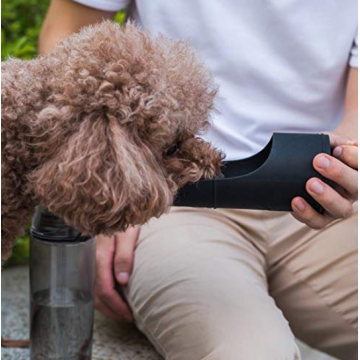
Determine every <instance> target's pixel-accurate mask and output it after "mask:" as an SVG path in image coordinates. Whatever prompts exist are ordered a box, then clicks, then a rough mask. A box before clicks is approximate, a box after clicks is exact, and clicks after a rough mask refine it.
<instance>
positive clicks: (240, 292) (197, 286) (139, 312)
mask: <svg viewBox="0 0 360 360" xmlns="http://www.w3.org/2000/svg"><path fill="white" fill-rule="evenodd" d="M248 226H249V224H248ZM246 236H247V232H246V231H244V230H243V229H242V228H241V227H239V226H238V224H235V222H234V221H233V220H232V219H231V218H230V217H229V216H228V215H227V213H226V211H221V210H216V211H215V210H196V209H174V210H173V211H172V212H170V213H169V214H166V215H164V216H162V217H161V218H160V219H153V220H151V221H150V223H149V224H148V225H146V226H144V227H143V228H142V230H141V234H140V239H139V241H138V244H137V248H136V255H135V264H134V271H133V274H132V276H131V279H130V284H129V287H128V289H127V296H128V299H129V302H130V305H131V307H132V309H133V311H134V316H135V319H136V322H137V326H138V327H139V328H140V330H141V331H142V332H144V334H145V335H146V336H147V337H148V338H149V339H150V341H151V342H152V343H153V344H154V345H155V347H156V348H157V349H158V351H159V352H160V353H161V354H162V355H163V356H164V357H165V358H166V359H167V360H239V359H241V360H265V359H266V360H282V359H284V360H285V359H286V360H294V359H299V353H298V349H297V347H296V344H295V341H294V337H293V335H292V333H291V331H290V329H289V326H288V323H287V321H286V320H285V318H284V317H283V315H282V313H281V311H280V310H279V309H278V308H277V307H276V305H275V303H274V301H273V299H272V298H271V297H270V296H269V295H268V290H267V282H266V277H265V270H264V268H265V261H264V258H263V255H261V254H260V252H259V251H258V250H257V249H256V248H255V247H254V246H253V245H251V243H250V242H249V241H247V240H246ZM253 236H254V235H253Z"/></svg>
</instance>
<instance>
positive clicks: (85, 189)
mask: <svg viewBox="0 0 360 360" xmlns="http://www.w3.org/2000/svg"><path fill="white" fill-rule="evenodd" d="M54 136H55V135H54ZM57 136H60V135H59V134H58V135H57ZM50 140H51V139H50ZM49 142H50V143H51V141H49ZM51 146H52V147H54V143H52V145H51ZM29 180H30V182H31V185H32V188H33V191H34V194H35V197H36V199H37V201H38V202H39V203H40V204H42V205H44V206H46V207H47V208H48V209H49V210H50V211H51V212H53V213H54V214H56V215H58V216H60V217H62V218H63V219H64V220H65V221H66V222H67V223H68V224H69V225H71V226H73V227H75V228H77V229H79V230H80V231H81V232H82V233H84V234H90V235H97V234H101V233H102V234H108V235H110V234H112V233H114V232H116V231H123V230H125V229H126V227H127V226H129V225H135V224H139V223H144V222H146V221H147V220H148V219H149V218H150V217H152V216H160V215H161V213H163V212H164V211H165V210H166V209H167V208H168V207H169V206H170V205H171V204H172V200H173V199H172V194H171V193H170V191H169V189H168V187H167V186H166V180H165V178H164V175H163V173H162V171H161V170H160V169H159V165H158V164H157V162H156V160H155V157H154V155H153V154H152V153H151V151H150V150H149V149H148V148H146V147H142V144H141V143H139V142H136V141H134V139H132V138H131V137H130V135H129V134H128V133H127V132H126V129H125V128H123V127H121V126H120V125H119V123H118V122H117V120H116V119H115V118H112V117H108V116H105V115H96V116H94V114H93V115H92V116H90V115H89V116H88V118H85V119H83V120H82V121H81V123H80V124H79V129H78V131H76V132H75V133H73V134H72V135H71V136H69V138H68V139H63V140H62V144H61V145H59V150H58V152H57V153H55V154H54V155H52V157H51V158H50V159H48V160H47V161H46V162H45V163H44V164H42V165H41V166H40V167H39V168H38V169H37V170H35V171H34V172H33V173H32V174H31V175H30V176H29Z"/></svg>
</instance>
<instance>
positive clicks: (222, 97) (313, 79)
mask: <svg viewBox="0 0 360 360" xmlns="http://www.w3.org/2000/svg"><path fill="white" fill-rule="evenodd" d="M75 1H77V2H79V3H81V4H83V5H87V6H90V7H94V8H98V9H102V10H107V11H117V10H119V9H122V8H125V7H128V12H129V14H130V17H131V18H133V19H136V21H137V22H138V23H139V24H141V25H142V26H143V27H144V28H145V29H148V30H150V32H151V33H152V34H154V35H156V34H157V33H158V32H161V33H164V34H166V35H168V36H170V37H172V38H177V39H187V40H189V41H190V42H191V43H192V45H193V46H195V48H196V49H197V50H198V53H199V54H200V56H201V57H202V59H203V60H204V62H205V63H206V65H207V67H208V68H210V70H211V71H212V73H213V76H214V78H215V82H216V83H218V84H219V85H220V92H219V96H218V98H217V109H218V110H219V112H220V113H219V114H218V115H216V116H215V117H214V119H213V126H212V127H211V129H210V130H209V131H208V133H207V134H205V135H204V138H206V139H207V140H210V141H211V142H212V143H213V144H214V145H215V146H217V147H219V148H221V149H222V150H223V151H224V152H225V153H226V155H227V160H235V159H240V158H244V157H248V156H250V155H253V154H254V153H256V152H258V151H259V150H260V149H262V148H263V147H264V146H265V144H266V143H267V142H268V141H269V139H270V137H271V134H272V133H273V132H274V131H283V132H284V131H287V132H320V131H331V130H333V129H334V128H336V127H337V125H338V124H339V122H340V120H341V118H342V114H343V104H344V94H345V79H346V74H347V69H348V64H350V66H353V67H357V65H358V60H357V58H358V56H357V52H358V51H357V27H358V19H357V13H358V11H357V6H358V5H357V0H346V1H329V0H316V1H314V0H312V1H300V0H250V1H249V0H226V1H225V0H224V1H220V0H217V1H216V0H191V1H186V0H171V1H170V0H136V1H134V0H133V1H131V0H75Z"/></svg>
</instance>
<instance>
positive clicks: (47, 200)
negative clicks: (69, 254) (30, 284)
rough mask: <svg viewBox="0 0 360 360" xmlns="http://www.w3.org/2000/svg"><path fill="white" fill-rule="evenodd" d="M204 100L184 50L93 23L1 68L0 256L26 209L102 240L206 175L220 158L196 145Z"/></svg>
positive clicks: (208, 95) (202, 75) (205, 76)
mask: <svg viewBox="0 0 360 360" xmlns="http://www.w3.org/2000/svg"><path fill="white" fill-rule="evenodd" d="M215 95H216V88H215V87H214V86H213V84H212V81H211V77H210V75H209V73H208V72H207V70H206V69H205V68H204V67H203V66H202V64H201V63H200V62H199V61H198V60H197V58H196V56H195V53H194V51H193V50H192V49H191V47H189V46H188V45H187V44H186V43H184V42H180V41H177V42H174V41H171V40H169V39H167V38H166V37H164V36H159V37H158V38H157V39H155V40H152V39H151V37H150V35H149V34H148V33H145V32H142V31H140V30H138V29H136V27H134V26H133V25H131V24H128V25H126V26H125V27H123V28H121V27H120V26H119V25H117V24H114V23H111V22H103V23H101V24H99V25H96V26H91V27H87V28H84V29H83V30H82V31H81V32H80V33H79V34H75V35H72V36H70V37H69V38H67V39H66V40H64V41H63V42H61V43H60V44H59V45H58V46H57V48H56V49H55V50H54V51H53V52H52V53H50V54H49V55H46V56H42V57H39V58H37V59H36V60H32V61H26V62H24V61H20V60H15V59H9V60H8V61H6V62H5V63H3V64H2V178H3V186H2V235H3V238H2V249H3V251H4V250H5V254H3V255H4V256H3V259H4V258H6V257H7V256H8V255H9V253H10V249H11V247H12V245H13V242H14V240H15V239H16V238H17V237H18V236H19V235H21V232H22V230H23V228H24V226H25V225H26V223H27V222H28V221H29V219H30V217H31V214H32V212H33V208H34V206H35V205H36V204H42V205H44V206H46V207H47V208H48V209H49V210H50V211H51V212H53V213H54V214H56V215H59V216H61V217H62V218H63V219H64V220H65V221H66V222H67V223H68V224H69V225H71V226H74V227H76V228H78V229H79V230H80V231H81V232H83V233H84V234H90V235H97V234H106V235H111V234H113V233H114V232H117V231H123V230H125V229H126V228H127V227H128V226H129V225H135V224H142V223H145V222H146V221H148V220H149V219H150V218H151V217H153V216H160V215H161V214H162V213H163V212H165V211H166V210H167V209H168V208H169V206H171V204H172V202H173V196H174V195H175V193H176V191H177V190H178V188H179V187H180V186H183V185H184V184H186V183H187V182H190V181H197V180H199V179H200V178H202V177H205V178H211V177H214V176H215V175H217V174H218V173H219V172H220V163H221V160H222V158H223V156H222V154H221V153H220V152H219V151H217V150H216V149H214V148H212V147H211V145H210V144H209V143H207V142H205V141H203V140H201V139H199V138H197V135H198V134H201V133H202V132H204V131H205V130H206V129H207V127H208V125H209V116H210V113H211V111H212V110H213V99H214V96H215ZM174 144H177V146H178V147H177V150H176V151H175V152H174V153H173V154H171V153H167V151H168V149H169V148H170V147H171V146H172V145H174Z"/></svg>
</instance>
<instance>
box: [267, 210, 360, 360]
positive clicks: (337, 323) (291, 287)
mask: <svg viewBox="0 0 360 360" xmlns="http://www.w3.org/2000/svg"><path fill="white" fill-rule="evenodd" d="M285 220H286V222H287V224H286V225H285V224H283V225H281V224H277V227H279V226H280V227H281V228H282V229H283V230H284V231H283V238H282V240H280V241H279V242H278V243H277V244H276V245H275V246H274V247H273V249H272V250H273V252H272V253H271V252H270V255H271V256H270V257H271V259H270V260H269V263H270V270H269V274H268V275H269V276H268V279H269V290H270V294H271V295H272V296H273V297H274V299H275V301H276V303H277V305H278V306H279V307H280V308H281V310H282V311H283V313H284V315H285V317H286V318H287V319H288V320H289V322H290V326H291V329H292V330H293V332H294V334H295V335H296V336H297V337H298V338H300V339H301V340H303V341H305V342H306V343H308V344H309V345H311V346H312V347H315V348H318V349H320V350H322V351H325V352H327V353H329V354H331V355H333V356H335V357H337V358H339V359H344V360H352V359H357V284H358V282H357V261H358V259H357V213H355V214H354V215H353V216H352V217H350V218H348V219H344V220H340V221H337V222H335V223H333V224H332V225H330V226H328V227H327V228H325V229H323V230H321V231H315V230H311V229H309V228H306V227H305V226H304V225H301V224H300V223H298V222H297V221H296V220H294V219H293V218H292V217H291V216H290V215H287V217H285V218H284V219H283V221H285ZM279 250H280V251H279Z"/></svg>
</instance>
